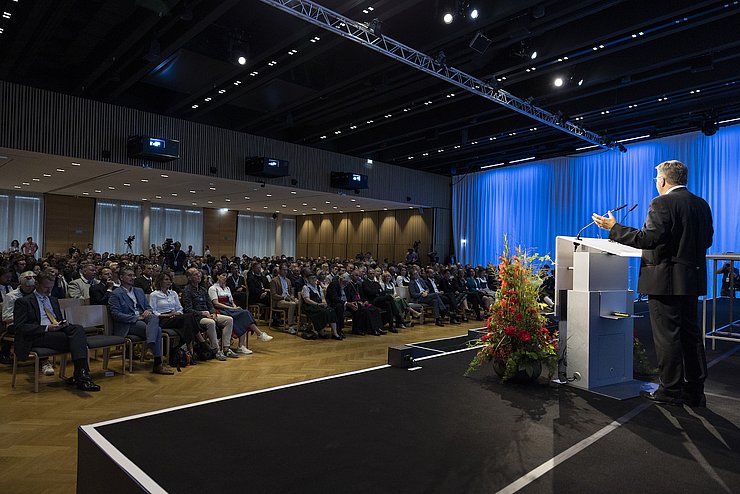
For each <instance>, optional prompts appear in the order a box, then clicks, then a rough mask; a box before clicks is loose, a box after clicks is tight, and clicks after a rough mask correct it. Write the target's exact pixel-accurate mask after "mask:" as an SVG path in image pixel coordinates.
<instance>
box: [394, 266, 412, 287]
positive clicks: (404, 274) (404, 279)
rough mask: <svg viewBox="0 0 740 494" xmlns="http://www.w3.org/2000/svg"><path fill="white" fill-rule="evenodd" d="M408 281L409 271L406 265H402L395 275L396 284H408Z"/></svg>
mask: <svg viewBox="0 0 740 494" xmlns="http://www.w3.org/2000/svg"><path fill="white" fill-rule="evenodd" d="M410 281H411V278H409V272H408V270H407V269H406V266H403V265H402V266H401V267H400V268H399V270H398V276H396V286H409V282H410Z"/></svg>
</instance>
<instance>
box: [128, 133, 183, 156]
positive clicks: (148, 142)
mask: <svg viewBox="0 0 740 494" xmlns="http://www.w3.org/2000/svg"><path fill="white" fill-rule="evenodd" d="M126 149H127V150H128V157H129V158H137V159H147V160H154V161H172V160H176V159H179V158H180V141H175V140H173V139H162V138H160V137H152V136H130V137H129V138H128V141H127V143H126Z"/></svg>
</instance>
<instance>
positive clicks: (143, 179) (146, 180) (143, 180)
mask: <svg viewBox="0 0 740 494" xmlns="http://www.w3.org/2000/svg"><path fill="white" fill-rule="evenodd" d="M141 181H142V182H148V181H149V179H147V178H142V179H141Z"/></svg>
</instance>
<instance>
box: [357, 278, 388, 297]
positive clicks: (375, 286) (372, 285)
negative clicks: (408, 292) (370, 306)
mask: <svg viewBox="0 0 740 494" xmlns="http://www.w3.org/2000/svg"><path fill="white" fill-rule="evenodd" d="M360 291H361V292H362V298H363V299H365V300H370V301H373V300H375V299H376V298H378V297H380V296H381V295H385V292H384V291H383V287H382V286H380V283H378V282H377V281H373V280H371V279H370V278H366V279H365V280H364V281H363V282H362V285H360Z"/></svg>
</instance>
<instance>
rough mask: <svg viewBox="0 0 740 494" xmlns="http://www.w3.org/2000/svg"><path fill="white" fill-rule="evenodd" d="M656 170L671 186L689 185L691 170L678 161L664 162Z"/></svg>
mask: <svg viewBox="0 0 740 494" xmlns="http://www.w3.org/2000/svg"><path fill="white" fill-rule="evenodd" d="M655 169H656V170H658V174H659V175H660V176H662V177H663V178H665V181H666V182H667V183H669V184H671V185H686V184H688V183H689V168H688V167H687V166H686V165H684V164H683V163H681V162H680V161H678V160H668V161H664V162H663V163H661V164H659V165H658V166H656V167H655Z"/></svg>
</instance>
